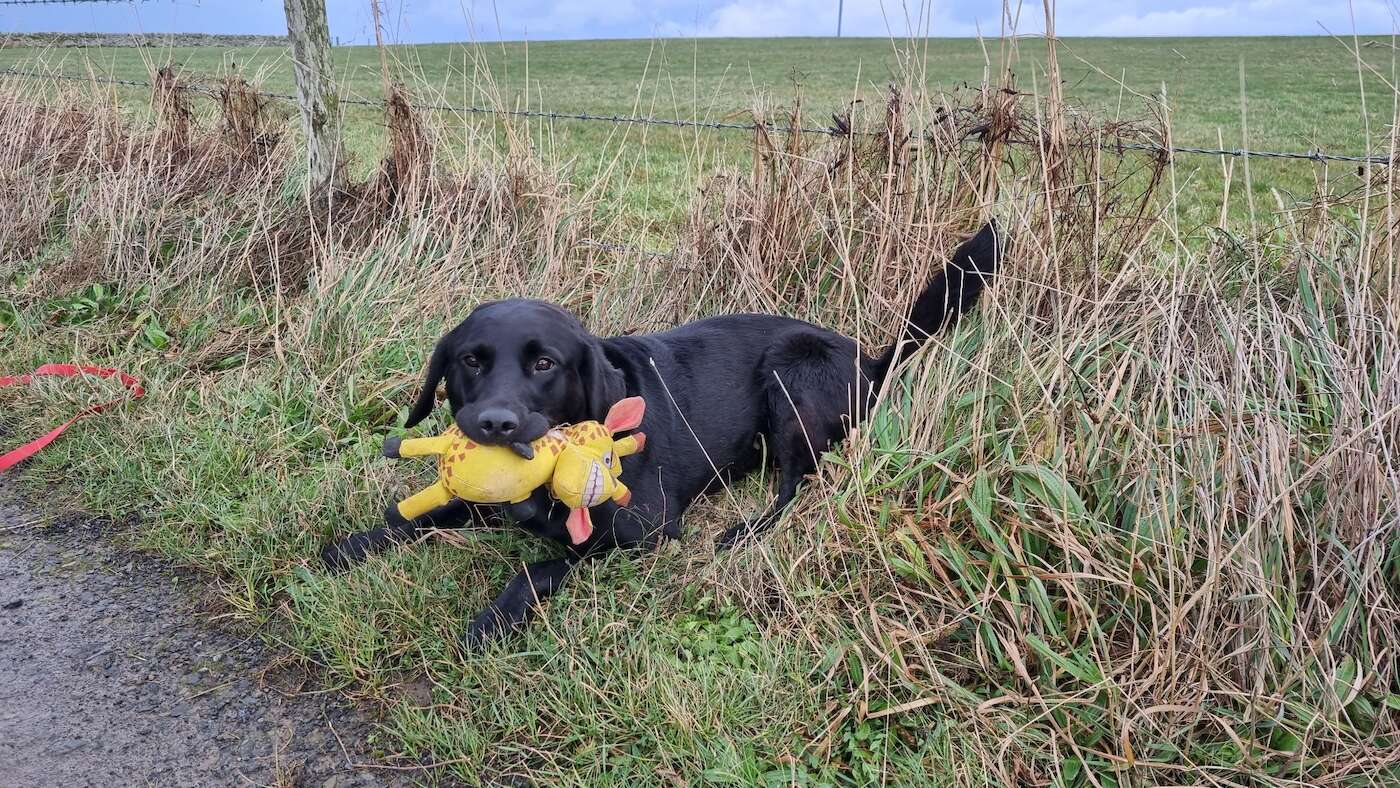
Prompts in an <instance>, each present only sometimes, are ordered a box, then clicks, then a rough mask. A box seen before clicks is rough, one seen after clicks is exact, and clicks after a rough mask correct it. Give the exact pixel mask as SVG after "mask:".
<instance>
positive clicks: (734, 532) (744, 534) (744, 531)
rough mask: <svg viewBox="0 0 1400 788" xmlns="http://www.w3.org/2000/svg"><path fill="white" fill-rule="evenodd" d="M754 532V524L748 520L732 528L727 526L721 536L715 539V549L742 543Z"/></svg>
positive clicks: (725, 548)
mask: <svg viewBox="0 0 1400 788" xmlns="http://www.w3.org/2000/svg"><path fill="white" fill-rule="evenodd" d="M752 533H753V528H752V525H751V524H750V523H749V522H748V521H747V520H745V521H743V522H741V523H739V524H738V525H735V526H733V527H731V528H727V529H725V531H724V533H722V534H720V535H719V538H718V539H716V540H715V550H716V551H720V550H728V549H729V548H731V547H733V546H735V545H737V544H742V543H743V542H744V541H745V540H747V539H748V538H749V535H750V534H752Z"/></svg>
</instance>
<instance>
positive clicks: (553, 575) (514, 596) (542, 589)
mask: <svg viewBox="0 0 1400 788" xmlns="http://www.w3.org/2000/svg"><path fill="white" fill-rule="evenodd" d="M578 561H579V559H578V558H575V557H572V556H570V557H568V558H556V559H554V560H552V561H537V562H535V563H533V564H527V565H526V566H525V569H524V570H523V571H521V572H520V573H519V574H517V575H516V576H515V577H513V578H511V580H510V582H509V583H507V584H506V587H505V590H504V591H502V592H501V595H500V596H498V597H496V599H495V601H493V602H492V603H491V604H489V605H487V606H486V609H485V610H483V611H481V612H480V613H479V614H477V616H476V618H474V619H472V621H471V623H470V624H468V625H467V631H466V633H465V634H464V635H463V637H462V641H463V643H462V645H463V646H464V647H465V648H466V649H467V650H474V649H477V648H479V647H481V646H482V645H483V644H485V643H486V642H488V641H490V640H494V639H495V638H497V637H499V636H501V635H504V634H506V633H507V632H510V631H512V630H514V629H516V628H518V627H519V626H520V625H521V624H524V623H525V622H526V621H528V620H530V617H531V616H532V615H534V612H535V609H536V608H537V607H538V606H539V603H540V602H542V601H544V600H545V599H547V598H549V596H550V595H551V594H553V593H554V592H555V591H558V590H559V588H560V587H561V586H562V585H564V578H565V577H567V576H568V574H569V571H570V570H572V569H573V568H574V566H575V565H576V564H577V563H578Z"/></svg>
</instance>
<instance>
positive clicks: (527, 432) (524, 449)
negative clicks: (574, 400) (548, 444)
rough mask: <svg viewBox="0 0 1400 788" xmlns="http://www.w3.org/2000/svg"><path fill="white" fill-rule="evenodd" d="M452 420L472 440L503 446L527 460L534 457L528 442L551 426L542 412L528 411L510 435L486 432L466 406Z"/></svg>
mask: <svg viewBox="0 0 1400 788" xmlns="http://www.w3.org/2000/svg"><path fill="white" fill-rule="evenodd" d="M453 421H455V422H456V423H457V429H459V430H461V431H462V434H463V435H465V436H467V437H468V438H471V439H472V440H473V441H476V442H477V443H480V444H482V445H484V446H505V447H507V448H509V449H510V450H511V451H514V452H515V453H516V454H518V455H520V456H521V457H523V458H524V459H527V460H530V459H534V457H535V450H534V448H532V447H531V445H530V444H532V443H534V442H535V441H537V440H539V439H540V438H543V437H544V436H545V433H547V432H549V430H550V427H551V426H552V425H551V424H550V423H549V419H547V418H545V416H544V415H543V414H541V413H529V414H527V415H526V416H525V417H524V418H523V419H521V420H520V426H519V427H516V428H515V430H514V431H512V432H511V434H510V435H500V434H498V433H489V434H488V433H486V432H485V431H483V430H482V429H481V427H480V425H479V424H478V423H477V421H478V420H477V418H476V417H475V415H469V414H468V413H467V409H466V408H463V409H462V410H459V411H458V412H457V414H456V415H455V416H454V417H453Z"/></svg>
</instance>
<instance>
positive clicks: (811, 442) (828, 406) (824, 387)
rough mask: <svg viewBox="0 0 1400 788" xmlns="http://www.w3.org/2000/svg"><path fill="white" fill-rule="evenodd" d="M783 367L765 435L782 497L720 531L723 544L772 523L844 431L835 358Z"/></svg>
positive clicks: (771, 390)
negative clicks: (837, 405)
mask: <svg viewBox="0 0 1400 788" xmlns="http://www.w3.org/2000/svg"><path fill="white" fill-rule="evenodd" d="M793 344H795V345H801V344H802V343H801V342H800V341H799V342H795V343H793ZM792 352H794V353H795V352H796V351H792ZM782 372H783V374H782V375H780V376H779V375H775V376H774V380H773V382H772V383H770V384H769V385H768V390H767V392H766V394H767V398H768V403H767V405H768V412H769V414H770V416H769V421H770V425H771V426H770V429H769V432H768V433H767V434H766V435H765V436H764V438H765V441H766V442H767V443H768V445H769V446H770V447H771V450H772V452H773V460H774V462H775V463H776V464H777V466H778V471H779V476H778V494H777V497H776V498H774V499H773V503H772V504H771V505H770V506H769V507H768V508H767V509H765V510H764V511H763V512H762V513H760V514H758V515H757V516H755V517H752V518H749V519H748V520H746V521H745V522H741V523H739V524H738V525H735V526H734V527H732V528H730V529H729V530H727V531H725V532H724V533H723V534H720V537H719V540H718V541H717V542H716V545H715V546H716V548H717V549H719V550H723V549H726V548H728V547H731V546H733V545H735V544H737V543H738V542H741V541H743V540H745V539H748V538H750V537H753V536H757V535H758V534H761V533H763V532H764V531H766V530H768V529H769V528H772V527H773V525H774V524H776V523H777V522H778V520H779V519H780V518H781V517H782V515H783V510H785V509H786V508H787V507H788V504H790V503H792V501H793V499H794V498H796V497H797V491H798V489H799V487H801V485H802V480H803V479H805V478H806V477H807V475H808V474H810V473H812V472H813V471H815V470H816V469H817V458H818V457H819V456H821V453H822V452H824V451H826V449H827V448H828V447H829V446H830V445H831V443H832V442H833V441H836V440H839V439H840V438H841V437H842V436H843V435H844V434H845V431H844V428H843V420H842V414H841V413H840V412H839V411H836V410H834V409H833V408H832V403H833V402H840V401H841V387H842V386H844V385H846V384H845V382H844V380H843V379H842V374H843V373H842V370H841V368H840V367H839V366H838V365H837V364H836V363H834V362H832V361H829V360H811V359H803V360H801V361H800V362H794V363H787V364H785V365H784V366H783V370H782ZM848 377H849V376H848Z"/></svg>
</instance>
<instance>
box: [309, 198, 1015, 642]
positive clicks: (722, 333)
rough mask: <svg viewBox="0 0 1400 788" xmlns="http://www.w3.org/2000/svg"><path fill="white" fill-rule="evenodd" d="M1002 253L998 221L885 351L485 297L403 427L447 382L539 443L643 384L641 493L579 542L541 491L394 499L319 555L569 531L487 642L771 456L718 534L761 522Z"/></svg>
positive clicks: (507, 435)
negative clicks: (430, 504)
mask: <svg viewBox="0 0 1400 788" xmlns="http://www.w3.org/2000/svg"><path fill="white" fill-rule="evenodd" d="M999 256H1000V243H999V239H998V231H997V228H996V225H995V224H994V223H989V224H987V225H986V226H985V227H983V228H982V230H981V231H980V232H978V233H977V235H975V236H974V237H973V238H971V239H970V240H968V241H966V242H965V243H963V244H962V246H960V247H959V248H958V249H957V250H956V251H955V252H954V254H953V256H952V258H951V259H950V260H949V262H948V263H947V264H946V265H945V267H944V270H942V271H940V272H939V273H937V274H936V275H934V277H933V278H932V279H931V280H930V281H929V283H928V284H927V286H926V287H925V289H924V291H923V292H922V293H921V294H920V295H919V296H918V298H917V299H916V300H915V302H914V306H913V308H912V310H911V312H910V314H909V317H908V319H907V320H906V325H905V328H904V331H903V332H902V335H901V337H900V339H899V340H898V341H896V342H895V343H894V344H893V345H891V346H890V347H889V348H888V349H886V350H885V351H884V352H883V353H881V354H880V355H879V356H877V357H874V358H871V357H868V356H865V355H864V354H862V353H861V352H860V350H859V349H858V348H857V346H856V343H855V342H854V341H853V340H851V339H850V338H848V337H845V336H843V335H841V334H838V333H836V332H833V331H828V330H826V329H824V328H820V327H818V326H814V325H812V324H810V323H805V322H803V321H800V320H795V319H792V318H787V317H779V316H776V315H754V314H745V315H725V316H722V317H712V318H708V319H704V320H698V321H696V322H693V323H689V324H686V325H683V326H680V327H678V328H675V329H672V330H670V331H664V332H661V333H657V334H647V335H635V336H623V337H613V338H610V339H602V338H599V337H595V336H594V335H592V334H590V333H589V332H588V331H587V330H586V329H585V328H584V327H583V325H582V324H581V323H580V322H579V321H578V319H577V318H575V317H574V316H573V315H571V314H569V313H568V312H565V311H564V310H563V309H560V308H559V307H557V306H554V305H552V304H548V303H545V302H542V301H533V300H524V299H511V300H506V301H495V302H492V303H486V304H482V305H480V306H478V307H477V308H476V309H474V310H473V311H472V313H471V314H470V315H469V316H468V317H467V319H466V320H463V321H462V323H461V324H460V325H458V326H457V327H456V328H454V329H452V331H450V332H448V334H447V335H446V336H444V337H443V338H442V339H441V340H439V341H438V343H437V347H436V348H435V349H434V350H433V354H432V357H431V359H430V360H429V362H428V370H427V377H426V379H425V380H424V381H423V389H422V391H421V392H420V393H419V395H418V400H417V403H416V404H415V405H414V407H413V410H412V412H411V413H410V414H409V418H408V422H407V424H406V426H408V427H412V426H414V425H416V424H417V423H418V422H420V421H422V420H423V419H424V417H426V416H427V415H428V414H429V413H430V412H431V411H432V410H433V408H434V406H435V404H436V392H437V388H438V386H439V384H440V383H443V382H444V381H445V383H446V389H447V399H448V401H449V402H450V403H451V406H452V413H453V416H454V419H455V421H456V424H457V426H458V427H459V428H460V429H461V430H462V432H464V433H465V434H466V435H467V436H469V437H470V438H472V439H473V440H476V441H478V442H482V443H490V444H499V445H519V444H528V443H529V442H530V441H532V440H534V439H536V438H539V437H540V436H541V435H543V434H544V433H545V431H546V430H547V429H549V427H551V426H552V425H557V424H566V423H574V422H579V421H585V420H588V419H598V420H601V419H602V418H603V417H604V415H605V414H606V412H607V410H608V408H609V407H610V406H611V405H612V404H613V403H614V402H617V401H618V400H621V399H623V398H624V397H629V396H641V397H643V398H644V399H645V400H646V404H647V410H646V415H645V418H644V420H643V422H642V426H641V429H642V430H644V431H645V432H646V435H647V441H646V446H645V448H644V449H643V450H642V451H641V452H640V453H638V454H635V455H632V456H630V457H627V458H625V459H623V460H622V480H623V482H625V483H626V485H627V486H628V487H629V488H630V489H631V490H632V498H631V502H630V505H629V506H627V507H625V508H623V507H619V506H617V505H616V504H614V503H612V502H604V503H602V504H600V505H598V506H596V507H594V508H593V509H592V510H591V514H592V519H593V522H594V523H595V524H596V525H595V528H594V530H593V532H592V534H591V535H590V536H589V537H588V538H587V539H586V540H585V541H584V542H583V543H582V544H578V545H574V544H572V543H571V541H570V539H569V535H568V533H567V531H566V529H565V519H566V517H567V515H568V512H567V510H565V509H564V508H563V507H562V506H559V505H552V504H551V501H550V498H549V495H548V493H547V492H546V491H545V490H543V489H541V490H538V491H536V493H535V495H534V497H532V498H531V499H529V500H527V501H525V502H523V503H521V504H515V505H511V506H505V507H477V506H472V505H469V504H465V503H462V502H455V503H453V504H449V505H448V506H446V507H443V508H442V509H439V510H436V511H434V512H431V513H429V514H428V515H425V516H424V517H421V518H418V519H417V520H413V521H407V520H405V519H404V518H403V517H401V516H400V515H399V513H398V510H397V508H395V507H394V506H390V507H389V508H388V509H387V511H386V512H385V519H386V524H385V526H384V527H383V528H376V529H374V530H372V531H366V532H363V533H358V534H354V535H352V536H349V537H346V538H343V539H341V540H339V541H336V542H334V543H332V544H331V545H329V546H328V547H326V549H325V550H324V551H323V552H322V559H323V560H324V561H325V563H326V564H327V565H328V566H329V567H331V568H336V569H338V568H343V567H346V566H349V565H350V564H352V563H355V562H358V561H361V560H363V559H364V558H365V556H366V555H368V554H369V553H371V552H373V551H377V550H381V549H383V548H385V547H387V546H389V545H392V544H395V543H400V542H404V541H408V540H411V539H413V538H414V537H415V536H416V535H418V534H419V533H420V532H422V531H424V530H425V529H428V528H433V527H442V526H456V525H461V524H462V523H464V522H466V521H468V520H471V519H481V518H490V517H492V516H494V515H499V514H505V515H506V516H507V518H508V519H510V520H513V521H514V522H515V523H516V524H518V525H519V526H521V527H523V528H525V529H526V530H528V531H530V532H531V533H534V534H536V535H538V536H542V537H545V538H547V539H552V540H554V541H556V542H558V543H560V544H561V545H563V546H564V548H565V550H566V555H565V556H564V557H562V558H556V559H553V560H550V561H540V562H537V563H533V564H530V565H528V566H526V567H525V569H524V570H523V571H522V572H520V573H519V574H518V575H516V576H515V577H514V578H513V579H512V580H511V581H510V583H509V584H508V585H507V586H506V588H505V590H504V591H503V592H502V593H501V595H500V596H499V597H497V599H496V600H495V601H494V602H492V603H491V604H490V605H489V606H488V607H487V608H486V610H484V611H482V612H481V613H480V614H479V615H478V616H477V617H476V618H475V619H474V620H473V621H472V622H471V623H470V625H469V626H468V628H467V632H466V635H465V640H466V644H467V645H468V646H475V645H477V644H480V643H481V642H483V641H485V640H488V639H490V638H493V637H495V636H497V635H500V634H502V633H504V632H506V631H509V630H511V629H513V628H515V627H518V626H519V625H521V624H522V623H523V622H525V621H526V620H527V619H528V618H529V616H530V615H531V613H532V611H533V610H534V608H535V606H536V605H537V604H538V603H539V601H540V600H543V599H545V598H546V597H548V596H549V595H550V594H552V593H554V591H555V590H557V589H558V588H559V587H560V585H561V584H562V583H563V582H564V578H565V577H566V576H567V575H568V574H569V571H570V570H571V569H573V568H574V567H575V566H576V565H577V564H578V563H579V562H580V561H581V560H583V559H585V558H587V557H590V556H596V555H599V554H601V553H603V552H605V551H608V550H611V549H613V548H618V547H627V548H631V547H652V546H655V545H656V544H657V543H658V542H659V541H660V539H661V538H662V537H670V538H678V537H679V536H680V522H681V515H682V514H683V513H684V512H685V510H686V508H687V507H688V506H690V504H691V502H692V501H694V500H695V499H696V497H697V496H699V495H701V494H702V493H704V492H706V491H707V490H710V489H713V488H716V487H717V486H718V485H719V484H723V483H726V482H727V481H728V480H730V479H733V478H737V477H739V476H741V475H743V474H746V473H748V472H750V471H752V470H754V469H756V468H757V467H758V466H759V465H760V463H762V462H763V461H764V459H765V457H767V458H768V459H769V460H771V461H772V462H773V463H774V464H776V466H777V468H778V471H779V481H778V494H777V496H776V498H775V500H774V501H773V503H772V505H771V506H770V507H769V508H768V509H767V510H766V511H764V512H763V513H762V514H759V515H758V516H756V517H754V518H752V519H750V520H748V521H746V522H743V523H740V524H738V525H736V526H734V527H733V528H730V529H729V530H727V531H725V533H724V534H723V535H722V536H721V537H720V544H721V546H727V545H730V544H733V543H734V542H736V541H738V540H740V539H743V538H746V537H749V536H752V535H754V534H757V533H759V532H761V531H763V530H764V529H766V528H768V527H769V526H771V525H772V524H773V523H774V522H776V521H777V519H778V518H779V516H780V515H781V514H782V512H783V510H784V508H785V507H786V506H787V505H788V504H789V503H791V502H792V500H793V498H794V497H795V496H796V495H797V491H798V485H799V484H800V483H801V481H802V479H803V478H804V477H805V476H807V475H808V474H809V473H811V472H812V471H814V470H815V469H816V461H817V456H818V455H819V454H820V453H821V452H822V451H823V450H824V449H826V448H827V447H828V446H829V445H831V444H832V443H833V442H836V441H839V440H841V439H842V438H843V437H844V436H845V435H846V433H847V430H849V429H850V427H851V425H853V424H854V423H856V422H859V421H860V420H861V419H862V418H864V417H865V415H866V414H867V413H868V411H869V409H870V407H871V406H872V405H873V404H874V398H875V395H876V393H877V392H878V391H879V390H880V387H881V384H883V382H884V380H885V377H886V376H887V375H888V374H889V372H890V370H891V369H892V368H894V367H895V366H896V365H897V364H898V363H899V362H900V360H901V359H903V358H904V357H906V356H907V355H908V354H909V353H910V352H912V351H913V350H915V349H916V348H917V347H918V346H919V345H920V344H921V343H922V342H923V341H924V340H925V339H926V338H928V337H929V336H930V335H932V334H933V333H935V332H937V331H938V330H939V329H941V328H943V327H944V326H945V325H948V324H950V323H951V322H953V321H954V320H956V318H957V317H958V315H959V314H960V313H962V312H963V311H965V310H967V309H968V308H969V307H971V306H972V305H973V304H974V303H975V301H976V300H977V297H978V295H979V294H980V293H981V291H982V288H983V286H984V285H985V284H986V282H987V281H988V280H989V278H990V277H991V276H992V275H993V274H994V272H995V271H996V268H997V264H998V258H999ZM396 446H397V440H395V439H390V440H389V441H387V442H386V444H385V453H386V455H388V456H395V455H396V453H397V452H396V450H395V447H396Z"/></svg>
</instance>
